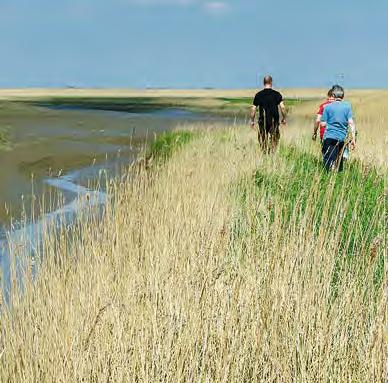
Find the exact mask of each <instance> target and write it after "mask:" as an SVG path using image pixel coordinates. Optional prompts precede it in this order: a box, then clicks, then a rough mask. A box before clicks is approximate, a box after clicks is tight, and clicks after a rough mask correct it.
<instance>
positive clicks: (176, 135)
mask: <svg viewBox="0 0 388 383" xmlns="http://www.w3.org/2000/svg"><path fill="white" fill-rule="evenodd" d="M195 136H196V133H195V132H192V131H189V130H176V131H171V132H165V133H163V134H161V135H159V136H157V137H156V138H155V141H154V142H152V144H151V145H150V147H149V149H148V154H147V157H148V158H151V159H153V160H156V161H165V160H167V159H169V158H170V157H171V155H172V153H174V151H176V150H177V149H179V148H181V147H182V146H184V145H186V144H188V143H189V142H190V141H191V140H192V139H193V138H194V137H195Z"/></svg>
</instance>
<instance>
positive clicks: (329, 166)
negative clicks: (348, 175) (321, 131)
mask: <svg viewBox="0 0 388 383" xmlns="http://www.w3.org/2000/svg"><path fill="white" fill-rule="evenodd" d="M344 144H345V143H344V142H343V141H338V140H333V139H332V138H326V139H325V140H323V145H322V155H323V164H324V165H325V168H326V170H327V171H330V170H338V171H339V172H342V171H343V169H344V159H343V152H344Z"/></svg>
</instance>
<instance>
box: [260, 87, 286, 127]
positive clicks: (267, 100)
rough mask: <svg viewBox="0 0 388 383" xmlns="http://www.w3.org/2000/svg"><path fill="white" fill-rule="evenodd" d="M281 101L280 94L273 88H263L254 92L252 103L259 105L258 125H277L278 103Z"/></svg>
mask: <svg viewBox="0 0 388 383" xmlns="http://www.w3.org/2000/svg"><path fill="white" fill-rule="evenodd" d="M282 101H283V97H282V95H281V94H280V93H279V92H277V91H276V90H273V89H263V90H262V91H260V92H259V93H257V94H256V96H255V99H254V100H253V105H255V106H258V107H259V125H261V126H264V123H265V126H267V127H270V126H273V125H279V104H280V103H281V102H282Z"/></svg>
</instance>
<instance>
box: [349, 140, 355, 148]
mask: <svg viewBox="0 0 388 383" xmlns="http://www.w3.org/2000/svg"><path fill="white" fill-rule="evenodd" d="M350 149H351V150H355V149H356V140H355V139H353V140H351V141H350Z"/></svg>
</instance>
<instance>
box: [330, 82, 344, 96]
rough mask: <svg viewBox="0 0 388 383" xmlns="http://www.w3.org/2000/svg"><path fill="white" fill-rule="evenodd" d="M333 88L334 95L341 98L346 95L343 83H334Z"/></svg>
mask: <svg viewBox="0 0 388 383" xmlns="http://www.w3.org/2000/svg"><path fill="white" fill-rule="evenodd" d="M331 90H332V92H333V97H335V98H341V99H342V98H344V97H345V90H344V88H343V87H342V86H341V85H338V84H337V85H334V86H333V88H331Z"/></svg>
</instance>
